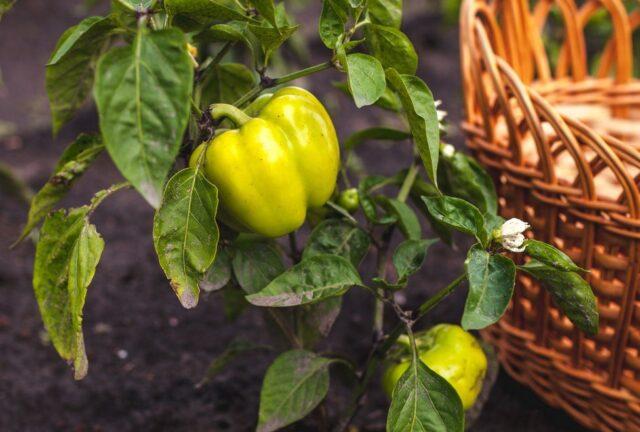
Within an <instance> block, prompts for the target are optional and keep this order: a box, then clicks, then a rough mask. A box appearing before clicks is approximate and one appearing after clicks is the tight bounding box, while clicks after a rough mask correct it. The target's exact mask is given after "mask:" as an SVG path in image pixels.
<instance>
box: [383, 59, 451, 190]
mask: <svg viewBox="0 0 640 432" xmlns="http://www.w3.org/2000/svg"><path fill="white" fill-rule="evenodd" d="M386 74H387V81H389V85H390V86H391V88H392V89H393V90H394V91H395V92H396V93H397V94H398V96H399V97H400V101H401V102H402V106H403V107H404V110H405V113H406V116H407V120H408V121H409V126H410V127H411V134H412V135H413V139H414V141H415V144H416V146H417V147H418V152H419V153H420V157H421V158H422V163H423V164H424V167H425V169H426V171H427V175H428V176H429V178H430V179H431V181H432V182H433V183H434V184H435V185H436V186H437V182H438V179H437V173H438V158H439V157H440V122H439V121H438V113H437V110H436V105H435V101H434V100H433V95H432V94H431V90H429V87H427V85H426V84H425V83H424V82H423V81H422V80H421V79H420V78H418V77H416V76H414V75H401V74H400V73H399V72H398V71H397V70H395V69H394V68H392V67H391V68H388V69H387V70H386Z"/></svg>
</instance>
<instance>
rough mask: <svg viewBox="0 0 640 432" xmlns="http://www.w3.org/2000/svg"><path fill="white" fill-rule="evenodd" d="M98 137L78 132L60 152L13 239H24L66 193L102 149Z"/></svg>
mask: <svg viewBox="0 0 640 432" xmlns="http://www.w3.org/2000/svg"><path fill="white" fill-rule="evenodd" d="M103 148H104V146H103V145H102V141H101V140H100V138H99V137H96V136H94V135H84V134H82V135H80V136H78V138H76V140H75V141H74V142H72V143H71V144H70V145H69V146H68V147H67V148H66V149H65V151H64V153H62V156H61V157H60V160H59V161H58V163H57V165H56V168H55V169H54V171H53V175H52V176H51V177H50V178H49V180H48V181H47V183H45V185H44V186H43V187H42V189H40V190H39V191H38V192H37V193H36V195H35V196H34V197H33V199H32V200H31V206H30V207H29V215H28V217H27V224H26V225H25V227H24V228H23V230H22V234H20V238H19V239H18V240H17V242H19V241H21V240H22V239H24V238H25V237H26V236H27V235H29V233H30V232H31V231H32V230H33V229H34V228H35V227H36V226H38V224H39V223H40V222H41V221H42V219H43V218H44V217H45V216H46V215H47V214H48V213H49V212H50V211H51V210H52V209H53V207H54V206H55V205H56V203H58V201H60V200H61V199H62V198H63V197H64V196H65V195H66V194H67V192H69V190H70V189H71V187H72V186H73V184H74V182H75V181H76V180H77V179H78V178H79V177H80V176H81V175H82V174H84V172H85V171H86V170H87V169H88V168H89V166H90V165H91V163H92V162H93V161H94V160H95V158H96V157H97V156H98V155H99V154H100V152H101V151H102V150H103Z"/></svg>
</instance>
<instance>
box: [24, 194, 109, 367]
mask: <svg viewBox="0 0 640 432" xmlns="http://www.w3.org/2000/svg"><path fill="white" fill-rule="evenodd" d="M105 193H106V192H103V194H102V195H100V194H98V195H96V198H95V199H94V201H93V202H92V204H91V205H90V206H84V207H80V208H75V209H71V210H70V211H69V212H68V213H67V212H65V211H64V210H58V211H56V212H53V213H51V214H50V215H49V216H48V217H47V219H46V220H45V222H44V224H43V226H42V230H41V232H40V239H39V241H38V245H37V247H36V256H35V261H34V266H33V288H34V291H35V294H36V299H37V300H38V306H39V308H40V314H41V315H42V320H43V321H44V326H45V328H46V329H47V332H48V333H49V337H50V338H51V341H52V342H53V346H54V347H55V348H56V350H57V351H58V354H60V357H62V358H63V359H65V360H68V361H70V362H72V363H73V367H74V370H75V378H76V379H82V378H84V376H85V375H86V374H87V369H88V361H87V355H86V353H85V349H84V336H83V333H82V309H83V308H84V302H85V298H86V294H87V288H88V286H89V284H90V283H91V280H92V279H93V275H94V274H95V270H96V267H97V265H98V261H100V256H101V255H102V250H103V249H104V241H103V240H102V237H100V234H98V232H97V231H96V228H95V226H93V225H92V224H91V223H90V222H89V216H90V214H91V212H93V210H94V209H95V208H96V207H97V206H98V205H99V204H100V202H101V201H102V199H103V198H104V194H105Z"/></svg>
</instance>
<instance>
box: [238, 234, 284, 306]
mask: <svg viewBox="0 0 640 432" xmlns="http://www.w3.org/2000/svg"><path fill="white" fill-rule="evenodd" d="M233 249H234V257H233V261H232V266H233V273H234V275H235V277H236V279H237V281H238V284H240V287H242V289H243V290H244V292H246V293H247V294H255V293H257V292H259V291H260V290H262V289H263V288H264V287H266V286H267V285H268V284H269V282H271V281H272V280H273V279H274V278H275V277H276V276H278V275H280V274H281V273H282V272H284V270H285V267H284V264H283V263H282V257H281V256H280V253H279V252H278V251H277V249H276V248H275V247H274V246H273V245H272V244H270V243H268V242H266V241H250V240H240V241H239V242H236V244H235V245H234V248H233Z"/></svg>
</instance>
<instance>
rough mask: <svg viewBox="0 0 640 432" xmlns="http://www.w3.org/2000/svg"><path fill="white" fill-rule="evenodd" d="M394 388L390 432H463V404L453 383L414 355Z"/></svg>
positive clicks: (389, 423)
mask: <svg viewBox="0 0 640 432" xmlns="http://www.w3.org/2000/svg"><path fill="white" fill-rule="evenodd" d="M413 349H414V353H413V357H412V360H411V364H410V365H409V368H408V369H407V370H406V372H405V373H404V374H403V375H402V376H401V377H400V379H399V380H398V383H397V384H396V387H395V389H394V390H393V397H392V400H391V406H390V407H389V415H388V417H387V431H388V432H420V431H434V432H462V431H464V411H463V410H462V402H461V401H460V397H459V396H458V394H457V393H456V391H455V389H454V388H453V387H451V384H449V383H448V382H447V380H445V379H444V378H442V377H441V376H440V375H438V374H437V373H435V372H434V371H432V370H431V369H429V367H428V366H427V365H425V364H424V363H423V362H422V361H421V360H420V359H419V358H418V356H417V354H416V353H415V347H413Z"/></svg>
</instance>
